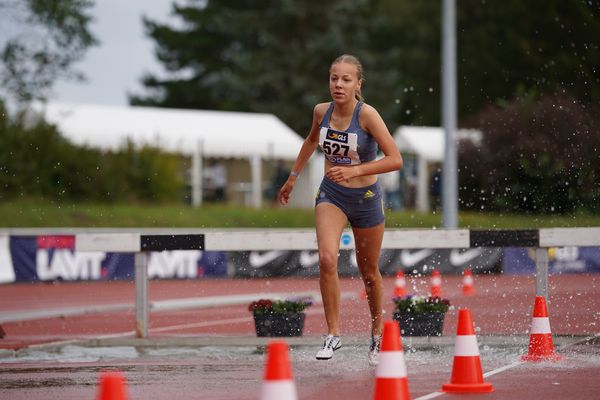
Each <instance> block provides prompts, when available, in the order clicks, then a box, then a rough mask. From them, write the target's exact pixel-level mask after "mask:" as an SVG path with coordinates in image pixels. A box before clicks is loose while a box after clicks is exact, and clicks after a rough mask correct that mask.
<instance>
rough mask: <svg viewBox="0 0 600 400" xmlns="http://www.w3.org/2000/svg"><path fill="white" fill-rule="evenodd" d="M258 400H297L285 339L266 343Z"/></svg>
mask: <svg viewBox="0 0 600 400" xmlns="http://www.w3.org/2000/svg"><path fill="white" fill-rule="evenodd" d="M260 400H298V394H297V392H296V384H295V383H294V378H293V376H292V365H291V362H290V354H289V346H288V344H287V342H285V341H272V342H270V343H269V344H268V345H267V356H266V360H265V374H264V377H263V384H262V388H261V396H260Z"/></svg>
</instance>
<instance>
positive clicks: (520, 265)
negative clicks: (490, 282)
mask: <svg viewBox="0 0 600 400" xmlns="http://www.w3.org/2000/svg"><path fill="white" fill-rule="evenodd" d="M548 259H549V263H548V272H549V273H550V274H562V273H590V272H600V247H552V248H550V249H548ZM502 270H503V272H504V273H505V274H533V273H534V272H535V249H530V248H521V247H508V248H506V249H504V257H503V260H502Z"/></svg>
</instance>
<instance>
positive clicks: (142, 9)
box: [51, 0, 173, 105]
mask: <svg viewBox="0 0 600 400" xmlns="http://www.w3.org/2000/svg"><path fill="white" fill-rule="evenodd" d="M172 2H173V0H96V2H95V3H96V4H95V6H94V8H93V13H94V18H95V21H94V22H93V23H92V25H91V30H92V32H93V33H94V35H95V36H96V37H97V38H98V39H99V40H100V42H101V43H100V45H99V46H95V47H92V48H90V49H89V50H88V52H87V53H86V56H85V58H84V59H83V61H82V62H80V63H78V64H75V67H76V68H77V69H78V70H80V71H82V72H83V73H85V74H86V75H87V77H88V81H87V82H84V83H70V82H63V81H60V82H58V83H57V85H56V86H55V88H54V92H55V94H54V96H52V97H51V99H52V100H55V101H63V102H75V103H91V104H112V105H126V104H128V102H127V93H128V92H129V93H131V92H135V93H140V92H141V89H142V86H141V84H140V83H139V81H140V78H141V77H142V75H143V74H144V73H145V72H152V73H159V74H160V73H161V72H162V67H161V65H160V64H159V63H158V62H157V61H156V59H155V58H154V42H153V41H151V40H150V39H148V38H146V36H144V29H143V26H142V21H141V18H142V15H146V16H148V17H151V18H152V19H155V20H159V21H168V20H171V21H173V19H172V17H170V16H169V13H170V10H171V3H172Z"/></svg>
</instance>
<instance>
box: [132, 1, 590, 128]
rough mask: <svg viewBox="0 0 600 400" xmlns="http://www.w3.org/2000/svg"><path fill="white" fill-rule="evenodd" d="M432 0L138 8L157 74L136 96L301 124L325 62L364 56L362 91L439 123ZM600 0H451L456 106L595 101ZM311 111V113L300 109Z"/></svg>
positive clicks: (396, 117)
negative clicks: (163, 13)
mask: <svg viewBox="0 0 600 400" xmlns="http://www.w3.org/2000/svg"><path fill="white" fill-rule="evenodd" d="M440 3H441V2H440V1H439V0H423V1H409V0H360V1H352V0H332V1H329V2H318V1H316V0H307V1H303V2H299V1H293V0H236V1H233V0H230V1H225V0H220V1H214V0H213V1H211V0H207V1H200V0H195V1H194V0H189V1H188V2H187V5H186V6H176V5H175V6H174V7H173V14H174V15H175V16H176V17H178V18H179V19H180V20H181V23H180V24H177V26H169V25H167V24H161V23H158V22H155V21H149V20H146V21H145V24H146V28H147V32H148V34H149V35H150V37H151V38H153V39H154V40H155V41H156V45H157V55H158V57H159V60H160V61H162V62H163V63H164V65H165V67H166V69H167V71H168V72H169V75H168V76H167V77H166V78H162V79H161V78H158V77H155V76H146V77H145V79H144V84H145V86H146V88H147V89H148V94H145V95H144V94H142V95H137V96H133V97H132V98H131V102H132V103H133V104H148V105H158V106H165V107H183V108H201V109H222V110H240V111H257V112H270V113H275V114H276V115H277V116H279V117H280V118H281V119H282V120H283V121H284V122H286V123H287V124H288V125H290V126H291V127H292V128H294V129H295V130H296V131H297V132H299V133H300V134H305V133H306V131H307V129H308V126H309V124H310V118H309V117H310V114H309V112H308V111H309V110H310V109H311V107H312V106H313V104H314V103H316V102H318V101H324V100H327V98H328V93H327V86H326V83H325V82H326V79H325V78H326V74H327V69H328V66H329V62H330V61H331V60H332V59H333V58H334V57H335V56H337V55H339V54H341V53H353V54H355V55H357V56H359V58H361V60H362V61H363V64H364V67H365V72H366V78H367V81H366V84H365V86H364V90H363V93H364V95H365V97H366V99H367V101H368V102H370V103H371V104H373V105H374V106H375V107H377V108H378V110H380V112H381V113H382V115H383V116H384V119H385V120H386V122H387V123H388V125H390V128H392V129H393V128H395V127H396V126H398V125H401V124H415V125H439V124H440V94H441V93H440V66H441V59H440V48H441V33H440V30H441V22H440V21H441V6H440ZM599 16H600V12H599V2H597V1H582V0H545V1H542V0H532V1H520V0H507V1H481V0H464V1H463V0H461V1H459V2H457V29H458V32H457V37H458V40H457V42H458V43H457V45H458V48H457V50H458V84H459V87H458V96H459V98H458V99H459V104H458V106H459V107H458V110H459V117H460V118H461V120H462V119H464V118H466V117H468V116H471V115H473V114H476V113H478V112H479V111H480V110H482V109H484V108H485V107H486V105H488V104H506V103H508V102H511V101H512V100H513V99H515V98H521V97H533V98H536V99H537V98H539V97H540V96H541V95H542V94H544V93H552V92H553V91H554V90H556V89H558V88H561V87H565V88H567V89H568V90H569V91H570V92H571V93H572V94H573V95H574V96H575V97H576V98H577V99H579V100H582V101H584V102H598V101H600V72H599V69H598V68H597V66H598V65H600V51H599V47H598V41H597V40H596V39H595V38H597V37H600V21H599V18H598V17H599ZM307 114H308V116H307Z"/></svg>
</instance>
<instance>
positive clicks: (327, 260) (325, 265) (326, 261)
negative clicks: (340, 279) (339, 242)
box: [319, 250, 338, 273]
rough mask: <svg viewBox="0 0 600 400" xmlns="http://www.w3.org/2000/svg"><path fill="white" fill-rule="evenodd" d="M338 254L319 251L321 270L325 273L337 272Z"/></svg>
mask: <svg viewBox="0 0 600 400" xmlns="http://www.w3.org/2000/svg"><path fill="white" fill-rule="evenodd" d="M337 260H338V257H337V254H335V253H333V252H331V251H325V250H322V251H319V268H320V269H321V272H324V273H334V272H337Z"/></svg>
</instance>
